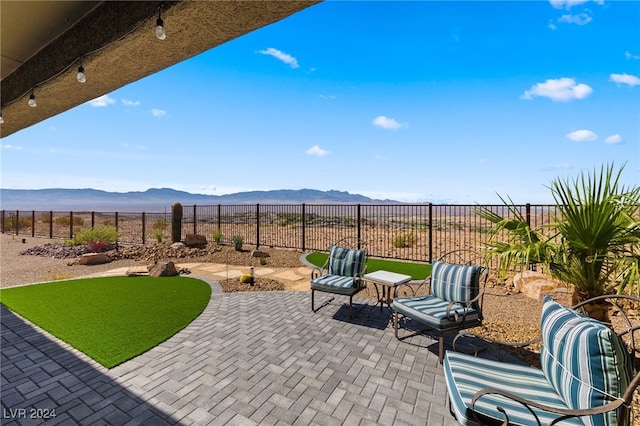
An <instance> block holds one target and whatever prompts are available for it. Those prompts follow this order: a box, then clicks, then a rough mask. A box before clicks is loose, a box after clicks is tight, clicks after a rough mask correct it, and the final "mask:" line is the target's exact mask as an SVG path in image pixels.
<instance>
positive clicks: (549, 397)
mask: <svg viewBox="0 0 640 426" xmlns="http://www.w3.org/2000/svg"><path fill="white" fill-rule="evenodd" d="M443 368H444V378H445V382H446V385H447V393H448V395H449V400H450V401H451V410H452V411H453V412H454V414H455V416H456V420H457V421H458V424H459V425H465V426H466V425H477V424H478V423H477V422H476V417H475V416H474V413H473V412H472V411H471V400H472V399H473V396H474V395H475V393H476V392H478V391H479V390H482V389H486V388H494V389H499V390H501V391H504V392H508V393H511V394H514V395H516V396H519V397H521V398H524V399H528V400H530V401H535V402H539V403H541V404H544V405H549V406H552V407H555V408H560V409H562V408H565V409H566V408H567V407H566V405H565V403H564V401H563V400H562V398H560V396H559V395H558V394H557V393H556V391H555V389H553V387H552V386H551V384H549V382H548V381H547V379H546V378H545V377H544V374H543V373H542V371H540V370H539V369H537V368H533V367H529V366H527V365H519V364H513V363H510V362H499V361H494V360H488V359H483V358H480V357H475V356H471V355H467V354H461V353H459V352H453V351H447V352H446V354H445V357H444V363H443ZM498 406H499V407H502V408H504V409H505V410H506V412H507V414H508V416H509V421H510V422H509V425H512V426H513V425H522V426H524V425H527V426H529V425H535V424H537V422H536V420H535V418H534V416H533V415H532V414H531V413H530V412H529V410H527V408H526V407H525V406H524V405H522V404H519V403H518V402H515V401H513V400H511V399H508V398H505V397H502V396H499V395H485V396H483V397H482V398H480V399H479V400H478V401H477V402H476V405H475V409H476V414H477V415H478V417H479V418H480V420H481V421H482V424H496V422H497V421H498V420H504V415H503V414H502V413H500V412H499V411H498V410H497V409H496V407H498ZM533 410H534V412H535V413H536V415H537V416H538V417H539V418H540V421H541V423H542V424H543V425H546V424H549V423H550V422H551V421H553V420H554V419H555V418H557V417H558V415H557V414H552V413H549V412H546V411H543V410H538V409H537V408H533ZM561 424H562V425H582V422H581V421H580V420H579V419H575V418H574V419H568V420H565V421H563V422H562V423H561Z"/></svg>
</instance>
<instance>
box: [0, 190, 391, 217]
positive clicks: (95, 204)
mask: <svg viewBox="0 0 640 426" xmlns="http://www.w3.org/2000/svg"><path fill="white" fill-rule="evenodd" d="M176 202H179V203H181V204H182V205H185V206H192V205H216V204H301V203H310V204H356V203H360V204H400V202H398V201H393V200H375V199H371V198H369V197H365V196H364V195H359V194H350V193H349V192H346V191H334V190H331V191H319V190H316V189H296V190H294V189H278V190H272V191H249V192H238V193H235V194H227V195H205V194H192V193H189V192H185V191H178V190H175V189H171V188H152V189H148V190H146V191H143V192H140V191H134V192H107V191H101V190H97V189H60V188H52V189H0V210H38V211H48V210H64V211H66V210H74V211H122V212H125V211H129V212H134V211H135V212H137V211H150V212H151V211H156V212H161V211H165V210H169V209H170V208H171V205H172V204H174V203H176Z"/></svg>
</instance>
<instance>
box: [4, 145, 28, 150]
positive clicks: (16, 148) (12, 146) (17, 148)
mask: <svg viewBox="0 0 640 426" xmlns="http://www.w3.org/2000/svg"><path fill="white" fill-rule="evenodd" d="M2 149H13V150H14V151H22V150H23V149H24V148H23V147H21V146H20V145H2Z"/></svg>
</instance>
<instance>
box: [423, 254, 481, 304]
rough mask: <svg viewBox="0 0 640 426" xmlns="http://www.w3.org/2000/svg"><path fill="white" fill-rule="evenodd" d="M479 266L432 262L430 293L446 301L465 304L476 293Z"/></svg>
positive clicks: (478, 286)
mask: <svg viewBox="0 0 640 426" xmlns="http://www.w3.org/2000/svg"><path fill="white" fill-rule="evenodd" d="M479 281H480V267H479V266H477V265H475V266H465V265H453V264H450V263H444V262H438V261H435V262H433V268H432V270H431V293H432V294H433V295H434V296H435V297H438V298H440V299H442V300H446V301H448V302H458V303H461V304H466V303H467V302H469V301H470V300H472V299H473V298H474V297H476V296H477V295H478V291H479V288H480V285H479Z"/></svg>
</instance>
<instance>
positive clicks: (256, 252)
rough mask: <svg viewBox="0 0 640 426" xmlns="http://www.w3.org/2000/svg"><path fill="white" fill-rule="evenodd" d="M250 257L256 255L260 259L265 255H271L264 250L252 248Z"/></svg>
mask: <svg viewBox="0 0 640 426" xmlns="http://www.w3.org/2000/svg"><path fill="white" fill-rule="evenodd" d="M251 257H257V258H260V259H264V258H265V257H271V255H270V254H269V253H267V252H264V251H260V250H253V251H252V252H251Z"/></svg>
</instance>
